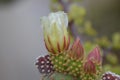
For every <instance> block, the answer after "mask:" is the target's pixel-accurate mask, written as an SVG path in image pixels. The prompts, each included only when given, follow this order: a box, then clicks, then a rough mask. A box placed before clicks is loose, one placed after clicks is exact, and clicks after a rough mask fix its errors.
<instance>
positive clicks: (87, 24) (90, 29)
mask: <svg viewBox="0 0 120 80" xmlns="http://www.w3.org/2000/svg"><path fill="white" fill-rule="evenodd" d="M84 29H85V33H86V34H87V35H89V36H96V35H97V32H96V30H95V29H94V28H93V27H92V24H91V22H90V21H86V22H85V25H84Z"/></svg>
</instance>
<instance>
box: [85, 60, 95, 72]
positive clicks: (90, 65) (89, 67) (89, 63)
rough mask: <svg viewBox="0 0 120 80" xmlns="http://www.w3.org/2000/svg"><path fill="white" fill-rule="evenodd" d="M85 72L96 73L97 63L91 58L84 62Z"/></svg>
mask: <svg viewBox="0 0 120 80" xmlns="http://www.w3.org/2000/svg"><path fill="white" fill-rule="evenodd" d="M84 72H85V73H87V74H96V67H95V64H94V63H93V62H92V61H91V60H87V61H86V62H85V64H84Z"/></svg>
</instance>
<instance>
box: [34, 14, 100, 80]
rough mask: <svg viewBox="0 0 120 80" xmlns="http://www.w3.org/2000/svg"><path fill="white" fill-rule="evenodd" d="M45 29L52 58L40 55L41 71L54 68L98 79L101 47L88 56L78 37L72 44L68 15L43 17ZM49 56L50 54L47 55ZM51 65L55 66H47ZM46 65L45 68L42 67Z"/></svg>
mask: <svg viewBox="0 0 120 80" xmlns="http://www.w3.org/2000/svg"><path fill="white" fill-rule="evenodd" d="M41 24H42V26H43V31H44V41H45V46H46V48H47V50H48V52H49V53H50V56H49V57H50V59H47V58H46V57H40V58H39V59H38V62H37V63H36V65H38V68H39V70H40V72H43V73H44V72H48V73H49V72H51V71H53V70H55V71H57V72H61V73H67V74H70V75H72V76H74V77H78V78H81V79H82V80H96V79H97V77H96V76H98V75H99V73H100V72H101V64H102V61H101V55H100V49H99V48H98V47H95V48H94V49H93V50H92V51H91V52H90V53H89V55H88V56H87V57H85V55H84V54H85V53H84V48H83V46H82V44H81V42H80V39H79V38H78V37H77V38H76V40H75V42H74V43H73V45H72V46H70V37H69V35H68V32H67V26H68V17H67V15H66V13H64V12H56V13H51V14H49V16H48V17H42V18H41ZM47 56H48V55H47ZM47 61H49V62H51V63H49V65H51V66H53V67H50V68H47V67H48V66H47V65H48V64H47ZM43 62H44V64H43ZM43 66H45V67H44V68H45V69H44V68H42V67H43ZM48 69H49V71H48Z"/></svg>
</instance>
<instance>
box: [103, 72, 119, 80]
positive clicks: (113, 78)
mask: <svg viewBox="0 0 120 80" xmlns="http://www.w3.org/2000/svg"><path fill="white" fill-rule="evenodd" d="M101 80H120V75H117V74H115V73H112V72H106V73H104V74H103V75H102V79H101Z"/></svg>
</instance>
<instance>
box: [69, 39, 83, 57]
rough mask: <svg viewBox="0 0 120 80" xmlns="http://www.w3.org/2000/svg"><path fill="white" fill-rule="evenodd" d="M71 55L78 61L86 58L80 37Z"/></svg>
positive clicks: (71, 50)
mask: <svg viewBox="0 0 120 80" xmlns="http://www.w3.org/2000/svg"><path fill="white" fill-rule="evenodd" d="M70 55H71V57H73V58H76V59H83V57H84V49H83V46H82V44H81V43H80V39H79V38H78V37H77V38H76V40H75V42H74V43H73V45H72V47H71V49H70Z"/></svg>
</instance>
